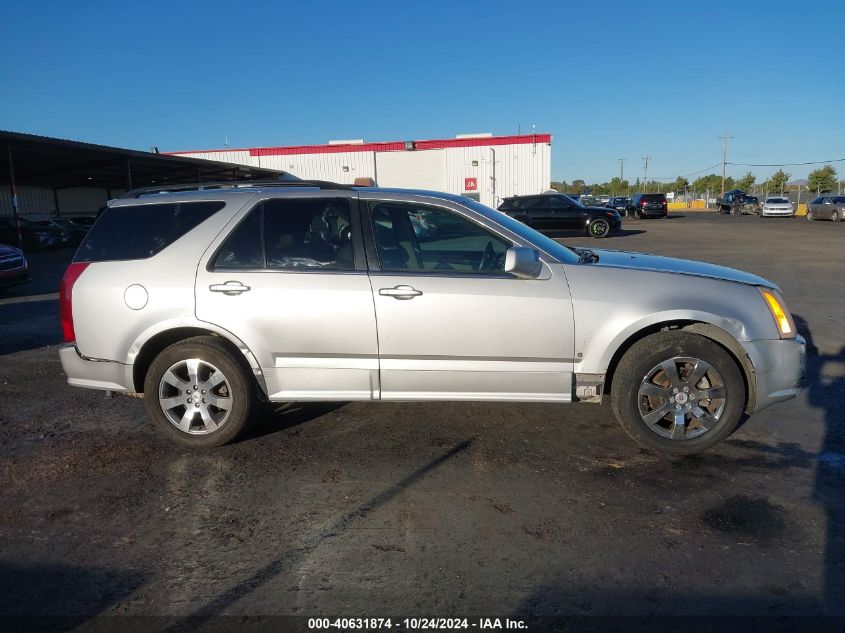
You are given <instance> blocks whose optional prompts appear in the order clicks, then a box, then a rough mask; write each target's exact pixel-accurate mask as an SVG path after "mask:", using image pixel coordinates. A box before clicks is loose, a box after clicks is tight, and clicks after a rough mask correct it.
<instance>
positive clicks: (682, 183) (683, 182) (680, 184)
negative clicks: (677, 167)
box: [668, 176, 689, 193]
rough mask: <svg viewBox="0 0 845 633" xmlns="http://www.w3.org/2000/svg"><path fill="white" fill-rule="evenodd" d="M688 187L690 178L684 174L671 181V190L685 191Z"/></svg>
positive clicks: (676, 191)
mask: <svg viewBox="0 0 845 633" xmlns="http://www.w3.org/2000/svg"><path fill="white" fill-rule="evenodd" d="M687 187H689V180H687V179H686V178H684V177H683V176H678V177H677V178H675V182H672V183H669V187H668V189H669V191H674V192H675V193H683V192H684V191H685V190H686V189H687Z"/></svg>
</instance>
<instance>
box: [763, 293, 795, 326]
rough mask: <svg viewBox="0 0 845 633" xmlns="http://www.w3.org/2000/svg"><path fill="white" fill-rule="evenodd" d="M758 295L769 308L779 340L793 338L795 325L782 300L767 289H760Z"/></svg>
mask: <svg viewBox="0 0 845 633" xmlns="http://www.w3.org/2000/svg"><path fill="white" fill-rule="evenodd" d="M759 290H760V294H762V295H763V299H765V300H766V305H767V306H768V307H769V312H770V313H771V315H772V318H773V319H774V320H775V327H777V329H778V334H779V335H780V337H781V338H795V336H796V334H797V332H796V331H795V323H794V322H793V321H792V315H791V314H789V310H787V309H786V306H785V304H784V302H783V299H780V298H778V297H777V295H776V294H775V293H774V291H772V290H768V289H767V288H760V289H759Z"/></svg>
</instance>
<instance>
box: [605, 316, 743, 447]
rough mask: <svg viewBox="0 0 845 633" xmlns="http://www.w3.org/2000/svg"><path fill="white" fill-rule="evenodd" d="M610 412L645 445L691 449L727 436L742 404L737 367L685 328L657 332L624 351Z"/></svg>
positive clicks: (719, 349)
mask: <svg viewBox="0 0 845 633" xmlns="http://www.w3.org/2000/svg"><path fill="white" fill-rule="evenodd" d="M610 396H611V403H612V406H613V412H614V413H615V415H616V418H617V419H618V420H619V423H620V424H621V425H622V427H623V428H624V429H625V430H626V431H627V432H628V434H629V435H630V436H631V437H632V438H633V439H634V440H636V441H637V442H638V443H640V444H642V445H643V446H645V447H647V448H651V449H653V450H656V451H659V452H662V453H671V454H688V453H697V452H699V451H702V450H705V449H707V448H709V447H711V446H713V445H714V444H716V443H717V442H720V441H722V440H724V439H725V438H726V437H728V436H729V435H730V434H731V433H732V432H733V431H734V429H736V426H737V424H738V423H739V421H740V419H741V417H742V412H743V409H744V408H745V399H746V388H745V382H744V380H743V378H742V374H741V372H740V369H739V367H738V366H737V364H736V362H735V361H734V359H733V358H732V357H731V356H730V354H728V352H727V351H725V349H724V348H722V347H721V346H720V345H719V344H718V343H716V342H715V341H712V340H710V339H708V338H705V337H703V336H700V335H698V334H691V333H689V332H680V331H672V332H658V333H656V334H652V335H650V336H647V337H645V338H643V339H641V340H640V341H638V342H637V343H635V344H634V345H633V346H631V348H630V349H629V350H628V351H627V352H626V353H625V355H624V356H623V357H622V359H621V360H620V362H619V365H618V366H617V368H616V371H615V373H614V377H613V383H612V385H611V393H610Z"/></svg>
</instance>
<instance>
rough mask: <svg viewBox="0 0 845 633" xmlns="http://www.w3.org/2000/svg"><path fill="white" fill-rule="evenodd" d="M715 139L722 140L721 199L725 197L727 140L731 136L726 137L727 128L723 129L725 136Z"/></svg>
mask: <svg viewBox="0 0 845 633" xmlns="http://www.w3.org/2000/svg"><path fill="white" fill-rule="evenodd" d="M717 138H720V139H722V197H723V198H724V197H725V177H726V176H727V169H728V139H732V138H733V136H728V128H725V135H724V136H719V137H717Z"/></svg>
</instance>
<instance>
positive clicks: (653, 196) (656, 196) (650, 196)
mask: <svg viewBox="0 0 845 633" xmlns="http://www.w3.org/2000/svg"><path fill="white" fill-rule="evenodd" d="M641 199H642V200H647V201H648V202H663V201H664V200H666V196H665V195H664V194H662V193H644V194H643V195H642V196H641Z"/></svg>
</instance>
